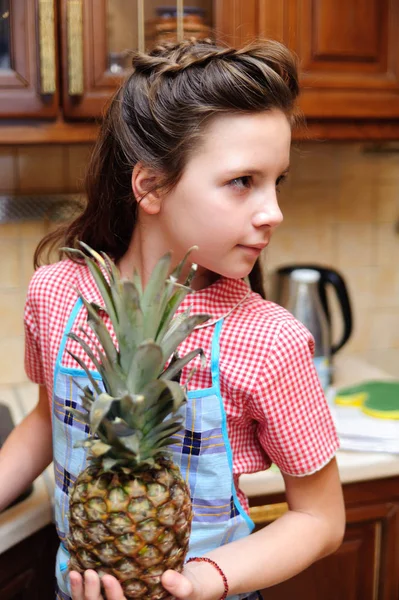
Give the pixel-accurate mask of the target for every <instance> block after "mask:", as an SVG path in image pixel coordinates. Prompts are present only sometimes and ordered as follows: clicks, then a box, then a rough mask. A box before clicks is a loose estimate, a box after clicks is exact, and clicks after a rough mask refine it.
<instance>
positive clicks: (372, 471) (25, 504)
mask: <svg viewBox="0 0 399 600" xmlns="http://www.w3.org/2000/svg"><path fill="white" fill-rule="evenodd" d="M366 379H392V377H391V376H390V375H388V374H386V373H384V372H383V371H381V370H379V369H377V368H375V367H372V366H371V365H368V364H367V363H365V362H363V361H362V360H359V359H357V358H353V357H349V356H339V357H337V359H336V361H335V382H336V384H337V385H340V386H344V385H351V384H353V383H357V382H360V381H362V380H366ZM36 401H37V386H35V385H34V384H32V383H30V382H27V383H23V384H20V385H18V386H13V387H11V388H9V387H0V402H3V403H4V404H7V405H8V406H9V407H10V410H11V413H12V417H13V420H14V423H19V421H21V420H22V419H23V417H24V416H25V415H26V414H27V413H28V412H30V411H31V410H32V409H33V408H34V406H35V404H36ZM337 460H338V466H339V471H340V477H341V481H342V483H350V482H355V481H365V480H368V479H382V478H384V477H392V476H399V455H391V454H385V453H371V452H342V451H339V452H338V453H337ZM240 486H241V488H242V489H243V491H244V492H245V493H246V494H247V495H248V496H259V495H265V494H272V493H278V492H282V491H284V481H283V478H282V476H281V474H280V473H279V472H278V471H274V470H267V471H261V472H259V473H254V474H252V475H244V476H242V477H241V479H240ZM53 487H54V475H53V470H52V466H51V465H50V466H49V467H48V468H47V469H46V471H45V472H44V473H43V474H42V475H41V476H40V477H38V478H37V479H36V481H35V482H34V486H33V488H34V489H33V493H32V494H31V495H30V496H29V497H28V498H26V499H25V500H23V501H22V502H20V503H19V504H17V505H16V506H13V507H12V508H9V509H7V510H5V511H4V512H3V513H1V514H0V554H1V553H2V552H5V551H6V550H7V549H8V548H11V547H12V546H14V545H15V544H17V543H18V542H19V541H21V540H23V539H25V538H26V537H28V536H29V535H32V534H33V533H35V532H36V531H39V530H40V529H41V528H42V527H44V526H45V525H47V524H48V523H51V521H52V518H53V505H52V495H53Z"/></svg>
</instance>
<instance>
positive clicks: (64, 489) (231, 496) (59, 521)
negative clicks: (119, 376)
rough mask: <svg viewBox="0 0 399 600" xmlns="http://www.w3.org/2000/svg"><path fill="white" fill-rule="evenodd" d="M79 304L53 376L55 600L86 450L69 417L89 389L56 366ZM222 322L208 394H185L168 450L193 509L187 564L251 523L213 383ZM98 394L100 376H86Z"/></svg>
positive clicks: (65, 590) (65, 584) (78, 374)
mask: <svg viewBox="0 0 399 600" xmlns="http://www.w3.org/2000/svg"><path fill="white" fill-rule="evenodd" d="M82 306H83V303H82V301H81V300H80V299H78V300H77V302H76V304H75V307H74V309H73V311H72V313H71V315H70V318H69V320H68V323H67V326H66V329H65V332H64V335H63V338H62V342H61V345H60V349H59V352H58V356H57V361H56V366H55V371H54V390H53V410H52V421H53V449H54V471H55V498H54V500H55V524H56V527H57V531H58V535H59V537H60V540H61V544H60V547H59V550H58V553H57V559H56V579H57V588H58V589H57V600H58V599H60V600H71V595H70V586H69V577H68V560H69V553H68V551H67V550H66V548H65V546H64V542H65V538H66V536H67V534H68V530H69V525H68V509H69V488H70V486H71V485H73V483H74V482H75V480H76V478H77V476H78V475H79V473H80V472H81V471H82V470H83V469H84V468H85V465H86V457H87V450H86V449H85V448H74V444H75V443H76V442H77V441H78V440H82V439H85V438H86V437H87V435H88V433H89V428H88V426H87V425H86V424H85V423H83V422H81V421H79V419H78V418H77V417H75V416H73V415H72V414H71V413H69V412H68V409H69V408H77V409H81V408H82V403H81V399H80V394H81V390H80V387H79V386H81V387H84V386H86V385H90V381H89V379H88V377H87V375H86V373H85V372H84V371H83V370H82V369H74V368H67V367H64V366H62V357H63V355H64V351H65V346H66V342H67V339H68V338H67V334H68V333H69V332H70V331H71V329H72V327H73V324H74V322H75V319H76V317H77V315H78V313H79V311H80V310H81V308H82ZM222 326H223V319H221V320H219V321H217V322H216V324H215V325H214V333H213V337H212V352H211V371H212V387H211V388H208V389H201V390H192V391H190V392H188V401H187V404H185V405H184V406H183V407H182V408H181V409H180V412H181V414H182V416H183V418H184V423H183V426H184V429H183V430H182V432H181V433H179V434H178V435H176V436H175V437H176V440H177V441H176V443H175V444H173V445H172V446H171V447H170V450H171V451H172V454H173V460H174V461H175V462H176V464H177V465H178V466H179V467H180V469H181V472H182V475H183V478H184V479H185V481H186V482H187V483H188V485H189V487H190V492H191V500H192V506H193V521H192V530H191V536H190V544H189V551H188V555H187V558H190V557H191V556H201V555H203V554H205V553H206V552H209V551H210V550H212V549H214V548H217V547H219V546H221V545H223V544H227V543H229V542H232V541H235V540H238V539H241V538H243V537H245V536H246V535H248V534H249V533H250V532H251V531H252V529H253V527H254V524H253V522H252V521H251V519H250V518H249V517H248V515H247V513H246V512H245V510H244V509H243V507H242V506H241V504H240V502H239V500H238V497H237V494H236V490H235V485H234V478H233V456H232V452H231V446H230V442H229V438H228V433H227V424H226V413H225V410H224V407H223V399H222V396H221V392H220V384H219V339H220V332H221V330H222ZM92 375H93V377H94V378H95V379H96V381H98V383H99V385H100V388H101V389H103V384H102V380H101V377H100V375H99V373H97V372H95V371H92ZM244 598H247V599H248V600H256V599H257V598H259V595H258V593H257V592H253V593H252V594H249V595H248V594H240V595H236V596H229V600H243V599H244Z"/></svg>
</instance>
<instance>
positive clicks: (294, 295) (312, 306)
mask: <svg viewBox="0 0 399 600" xmlns="http://www.w3.org/2000/svg"><path fill="white" fill-rule="evenodd" d="M329 286H330V287H331V288H332V289H333V290H334V292H335V294H336V296H337V300H338V306H339V308H340V313H341V320H342V322H343V328H342V334H341V336H340V339H339V340H338V341H336V342H333V341H332V331H331V329H332V315H331V307H330V306H329V302H328V298H327V289H328V287H329ZM273 299H274V300H275V301H276V302H277V303H278V304H280V305H281V306H284V307H285V308H287V310H289V311H290V312H291V313H292V314H293V315H294V316H295V317H296V318H297V319H298V320H299V321H301V322H303V324H304V325H305V326H306V327H307V328H308V329H309V331H310V333H311V334H312V335H313V337H314V339H315V364H316V368H317V370H318V373H319V377H320V380H322V383H323V387H324V388H325V387H327V386H328V384H329V383H330V382H331V357H332V355H334V354H335V353H336V352H337V351H338V350H339V349H340V348H342V346H343V345H344V344H345V343H346V342H347V341H348V339H349V337H350V335H351V332H352V309H351V304H350V300H349V294H348V290H347V287H346V284H345V281H344V279H343V277H342V275H340V274H339V273H338V272H337V271H335V270H334V269H330V268H327V267H321V266H319V265H288V266H284V267H281V268H279V269H278V270H277V271H276V272H275V274H274V294H273ZM334 320H335V319H334Z"/></svg>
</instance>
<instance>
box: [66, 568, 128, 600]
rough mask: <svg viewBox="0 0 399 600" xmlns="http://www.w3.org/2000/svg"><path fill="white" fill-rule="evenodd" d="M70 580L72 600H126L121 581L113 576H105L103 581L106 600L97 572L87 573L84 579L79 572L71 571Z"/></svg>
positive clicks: (90, 571)
mask: <svg viewBox="0 0 399 600" xmlns="http://www.w3.org/2000/svg"><path fill="white" fill-rule="evenodd" d="M69 578H70V582H71V592H72V600H126V598H125V596H124V595H123V590H122V588H121V585H120V583H119V581H118V580H117V579H115V577H112V575H104V577H102V579H101V583H102V584H103V586H104V589H105V599H104V597H103V596H102V594H101V586H100V578H99V576H98V574H97V573H96V572H95V571H92V570H91V569H89V570H88V571H85V573H84V578H83V577H82V576H81V575H80V574H79V573H78V572H77V571H71V572H70V574H69Z"/></svg>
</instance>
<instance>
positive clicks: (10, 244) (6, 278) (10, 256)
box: [0, 239, 21, 289]
mask: <svg viewBox="0 0 399 600" xmlns="http://www.w3.org/2000/svg"><path fill="white" fill-rule="evenodd" d="M0 256H1V260H0V289H7V288H14V287H19V286H20V285H21V253H20V244H19V243H18V242H17V241H14V240H1V239H0Z"/></svg>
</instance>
